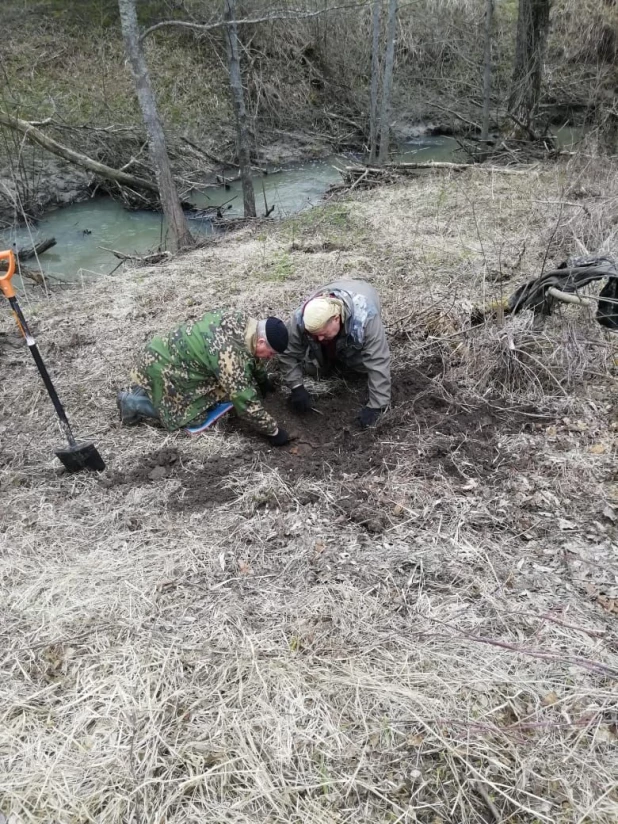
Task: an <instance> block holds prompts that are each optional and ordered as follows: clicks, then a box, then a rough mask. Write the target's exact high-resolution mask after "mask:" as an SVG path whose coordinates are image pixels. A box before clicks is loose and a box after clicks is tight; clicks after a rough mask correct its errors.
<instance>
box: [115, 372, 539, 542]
mask: <svg viewBox="0 0 618 824" xmlns="http://www.w3.org/2000/svg"><path fill="white" fill-rule="evenodd" d="M441 370H442V364H441V362H440V360H439V359H431V360H427V361H426V362H425V363H424V364H423V365H422V366H421V367H419V368H414V367H407V368H406V369H404V370H402V371H399V372H396V373H395V374H394V375H393V403H392V408H391V409H390V410H389V412H388V413H387V414H386V415H384V416H383V418H382V419H381V420H380V422H379V424H378V426H376V427H374V428H372V429H368V430H362V429H361V428H360V426H359V425H358V422H357V420H356V416H357V414H358V410H359V409H360V408H361V406H362V405H363V404H364V402H365V400H366V379H365V378H364V377H362V376H361V377H359V378H354V379H353V380H346V382H345V384H343V383H337V384H336V385H337V386H338V387H339V389H338V391H337V392H336V393H333V394H332V395H330V394H321V395H320V396H319V397H317V398H316V399H315V409H316V410H318V411H314V412H311V413H309V414H308V415H306V416H299V415H296V414H295V413H294V412H293V411H292V410H291V408H290V406H289V404H288V402H287V396H285V395H284V394H283V393H282V392H280V391H277V392H276V393H274V394H271V395H269V396H268V397H267V398H266V399H265V401H264V405H265V406H266V408H267V409H268V411H269V412H270V413H271V415H273V417H274V418H275V419H276V420H277V421H278V422H279V424H280V425H281V426H283V427H284V428H285V429H287V431H288V432H289V433H290V435H291V437H292V441H291V443H290V445H289V446H286V447H282V448H275V447H269V446H268V444H267V443H266V442H265V441H263V440H262V439H257V438H256V436H255V434H254V433H253V434H252V433H251V431H250V429H249V427H247V425H246V424H244V423H243V422H242V421H240V420H238V419H237V418H234V417H232V416H228V417H227V418H224V419H223V420H222V422H221V424H219V425H220V426H224V427H225V428H226V429H227V430H228V431H234V430H236V431H238V430H240V431H242V432H244V433H245V434H247V435H248V436H249V437H250V439H251V441H250V445H248V446H247V447H246V449H244V450H243V451H242V452H239V453H237V454H236V455H233V456H231V457H230V456H225V457H215V458H211V459H210V460H208V461H207V462H206V463H204V465H203V466H202V467H200V468H199V469H198V470H197V471H196V470H195V469H194V468H193V469H192V470H191V471H190V470H189V469H187V468H186V467H183V466H181V464H180V462H179V456H178V452H177V450H176V449H174V448H166V449H161V450H159V451H156V452H154V453H152V454H150V455H147V456H144V457H143V459H142V460H141V462H140V465H139V466H136V467H134V468H133V469H131V470H130V471H128V472H117V473H113V474H112V475H111V483H112V485H117V484H132V485H133V484H137V485H143V484H149V483H154V482H157V481H160V480H163V479H166V478H171V477H174V478H177V479H178V480H180V481H181V489H180V490H179V491H178V492H177V493H176V494H175V495H174V496H173V497H172V499H171V500H170V505H171V507H172V508H173V509H175V510H180V509H182V510H186V511H188V512H192V511H202V510H203V509H204V508H208V507H212V506H218V505H220V504H225V503H226V502H228V501H231V500H233V499H234V498H235V497H236V496H237V493H236V492H235V491H234V490H233V489H231V488H230V487H229V486H227V485H226V479H227V478H228V477H229V476H230V475H233V474H235V473H237V472H238V471H239V470H243V469H244V470H247V469H248V468H250V467H251V466H252V465H254V466H256V467H257V466H258V465H266V466H268V467H269V468H272V469H276V470H278V471H279V472H280V473H281V474H282V475H283V476H284V477H286V478H289V479H290V481H291V482H296V481H298V480H300V479H309V480H317V481H319V480H321V479H323V478H324V477H326V476H327V475H328V477H330V478H333V477H334V478H343V477H344V476H345V477H346V478H349V477H353V478H362V477H363V476H366V475H368V474H374V475H379V474H380V473H381V472H382V471H383V470H389V469H393V468H394V467H395V466H396V465H397V464H398V463H399V462H401V461H406V463H407V465H408V466H409V468H410V471H411V472H412V473H413V474H416V475H417V476H419V477H431V476H434V475H437V474H439V473H446V474H447V475H451V476H453V477H454V478H457V479H462V480H463V479H469V478H474V477H483V476H486V475H489V474H491V473H493V472H497V471H499V470H500V469H502V470H504V468H505V466H506V465H507V463H508V461H509V460H510V458H507V456H505V455H504V454H503V450H502V449H501V448H500V445H499V444H500V438H501V436H502V435H504V434H506V433H514V432H518V431H521V430H522V429H523V428H525V427H526V426H531V425H532V424H533V422H537V421H539V420H540V417H539V415H538V412H537V410H535V409H532V408H526V409H522V408H517V409H515V408H508V407H506V406H504V405H503V404H500V403H498V402H496V403H495V404H492V403H491V402H488V401H483V402H482V403H480V404H479V403H476V404H475V405H474V406H470V404H469V402H466V400H467V399H464V398H463V397H462V393H460V392H459V390H458V388H457V387H456V386H454V385H452V384H450V383H449V382H448V381H446V380H444V379H443V377H442V374H441ZM202 437H204V436H202ZM205 437H207V435H205ZM301 502H308V501H304V500H303V501H301ZM348 504H349V506H348ZM358 504H359V501H358V500H352V501H349V502H347V503H346V501H343V502H341V507H340V508H341V509H342V512H344V514H346V515H347V516H348V517H351V518H352V519H353V520H358V519H359V518H360V519H361V522H363V523H364V522H366V523H367V524H368V525H369V526H368V528H369V529H371V528H372V526H373V527H374V528H375V527H376V524H375V523H374V520H375V518H369V519H368V518H367V515H366V508H365V507H362V511H361V512H360V514H359V512H357V510H358ZM357 515H358V518H357ZM374 531H375V529H374Z"/></svg>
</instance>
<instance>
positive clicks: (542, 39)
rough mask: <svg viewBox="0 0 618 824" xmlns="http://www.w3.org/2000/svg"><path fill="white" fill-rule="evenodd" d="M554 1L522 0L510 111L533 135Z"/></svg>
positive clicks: (518, 20)
mask: <svg viewBox="0 0 618 824" xmlns="http://www.w3.org/2000/svg"><path fill="white" fill-rule="evenodd" d="M551 4H552V0H519V16H518V18H517V42H516V45H515V64H514V67H513V78H512V81H511V93H510V96H509V103H508V110H509V114H511V115H512V116H513V118H514V119H515V121H516V122H518V124H519V125H520V126H521V127H522V128H523V129H525V130H526V131H527V132H529V133H530V134H533V130H532V124H533V121H534V117H535V114H536V111H537V108H538V104H539V99H540V96H541V80H542V78H543V59H544V56H545V45H546V43H547V32H548V29H549V12H550V9H551Z"/></svg>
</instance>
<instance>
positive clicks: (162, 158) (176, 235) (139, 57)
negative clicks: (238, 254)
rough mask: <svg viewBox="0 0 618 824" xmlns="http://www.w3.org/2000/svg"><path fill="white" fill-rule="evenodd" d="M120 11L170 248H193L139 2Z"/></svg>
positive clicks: (126, 0)
mask: <svg viewBox="0 0 618 824" xmlns="http://www.w3.org/2000/svg"><path fill="white" fill-rule="evenodd" d="M118 8H119V10H120V23H121V25H122V35H123V38H124V44H125V49H126V53H127V58H128V60H129V63H130V65H131V71H132V73H133V79H134V81H135V91H136V92H137V99H138V101H139V105H140V108H141V110H142V117H143V118H144V125H145V127H146V134H147V135H148V150H149V153H150V159H151V161H152V165H153V166H154V169H155V174H156V177H157V184H158V187H159V197H160V198H161V206H162V208H163V214H164V215H165V217H166V218H167V222H168V226H169V231H170V241H171V243H170V245H171V247H172V249H173V250H177V249H183V248H187V247H189V246H193V243H194V242H193V238H192V237H191V233H190V232H189V225H188V223H187V219H186V217H185V215H184V212H183V211H182V206H181V205H180V199H179V197H178V192H177V190H176V184H175V183H174V178H173V176H172V170H171V168H170V162H169V157H168V155H167V147H166V145H165V135H164V134H163V128H162V126H161V121H160V120H159V115H158V113H157V104H156V101H155V97H154V93H153V90H152V85H151V83H150V75H149V74H148V67H147V65H146V60H145V59H144V53H143V51H142V46H141V43H140V39H139V31H138V26H137V13H136V11H135V0H118Z"/></svg>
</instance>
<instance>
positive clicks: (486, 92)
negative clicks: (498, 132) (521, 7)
mask: <svg viewBox="0 0 618 824" xmlns="http://www.w3.org/2000/svg"><path fill="white" fill-rule="evenodd" d="M493 19H494V0H486V6H485V45H484V49H483V52H484V54H483V122H482V124H481V140H487V138H488V137H489V111H490V109H491V27H492V23H493Z"/></svg>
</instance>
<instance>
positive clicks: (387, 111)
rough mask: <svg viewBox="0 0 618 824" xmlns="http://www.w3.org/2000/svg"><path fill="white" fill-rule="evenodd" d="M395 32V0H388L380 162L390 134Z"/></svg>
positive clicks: (386, 154) (382, 160) (386, 158)
mask: <svg viewBox="0 0 618 824" xmlns="http://www.w3.org/2000/svg"><path fill="white" fill-rule="evenodd" d="M396 32H397V0H389V3H388V20H387V23H386V57H385V58H384V81H383V83H382V107H381V111H380V153H379V156H378V157H379V161H380V163H385V162H386V161H387V160H388V144H389V135H390V116H391V89H392V87H393V64H394V62H395V34H396Z"/></svg>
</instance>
